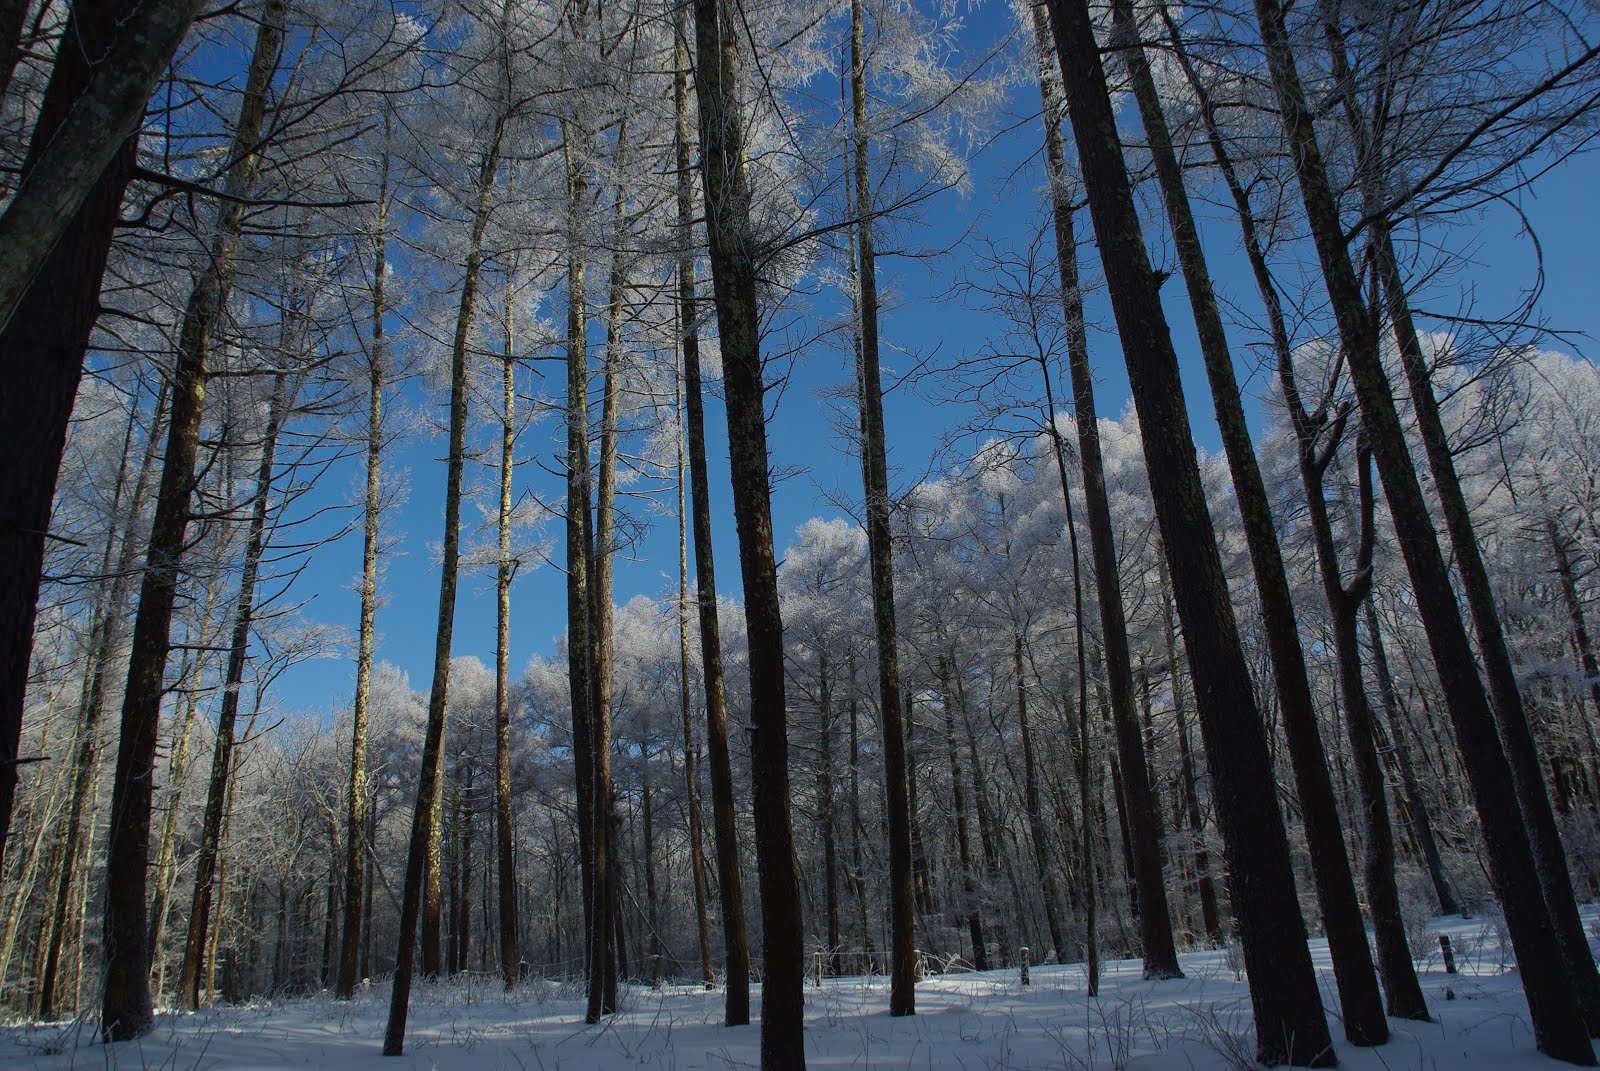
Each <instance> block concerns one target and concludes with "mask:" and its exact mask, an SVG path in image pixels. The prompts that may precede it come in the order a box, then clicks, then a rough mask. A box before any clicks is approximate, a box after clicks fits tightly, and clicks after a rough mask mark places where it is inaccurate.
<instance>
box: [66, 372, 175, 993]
mask: <svg viewBox="0 0 1600 1071" xmlns="http://www.w3.org/2000/svg"><path fill="white" fill-rule="evenodd" d="M167 398H168V392H167V387H166V384H165V383H163V384H162V387H161V391H160V393H159V394H158V395H157V397H156V408H155V413H154V415H153V416H152V417H151V421H150V431H149V435H148V436H147V438H146V441H145V448H144V453H143V456H142V458H141V460H140V462H139V472H138V474H137V475H136V476H135V477H134V480H133V484H132V486H131V488H130V491H131V493H130V494H128V495H127V496H126V501H127V502H128V503H130V507H129V513H128V520H127V524H126V525H125V526H124V527H123V529H122V532H121V538H120V548H119V549H118V551H117V555H116V560H115V562H114V563H113V562H112V560H111V548H112V543H111V542H110V541H109V539H108V541H107V544H106V555H105V560H104V563H103V565H104V568H103V570H102V571H104V572H107V573H109V574H110V575H111V577H112V580H111V583H110V585H109V589H108V590H107V591H106V593H105V596H104V600H105V601H104V602H103V603H102V604H101V605H100V606H98V607H97V608H96V613H95V625H96V627H95V629H94V631H93V632H92V634H91V635H92V642H93V648H92V653H91V655H90V660H91V665H92V666H93V668H92V670H91V671H90V672H89V686H88V688H87V689H86V690H85V692H84V697H83V703H82V713H81V714H80V716H79V720H78V726H79V728H78V739H77V746H76V748H75V756H74V760H73V770H72V794H71V796H70V797H69V799H68V803H67V815H66V818H65V820H64V825H63V828H62V833H61V842H62V844H63V846H64V849H63V850H64V852H65V855H64V856H63V859H62V863H61V873H60V876H59V880H58V881H57V883H56V885H55V887H54V890H53V892H52V893H51V895H50V897H49V899H48V900H47V903H49V904H52V905H53V906H52V907H50V908H47V910H50V911H51V913H52V915H51V917H52V921H51V923H50V924H49V926H48V930H47V932H48V934H49V938H48V940H47V941H46V951H45V955H44V966H43V969H42V970H41V971H40V976H39V1003H38V1007H39V1018H40V1020H41V1021H44V1022H49V1021H50V1020H52V1019H54V1018H55V1015H56V990H57V985H58V978H59V977H60V973H61V947H62V945H63V943H64V939H65V936H66V931H67V928H68V923H69V921H70V918H71V909H72V900H73V893H74V891H75V884H74V883H75V881H76V880H77V877H78V870H77V864H78V858H79V856H80V855H86V853H85V852H84V851H82V846H81V844H80V841H83V840H86V839H88V838H87V837H85V835H84V828H83V827H84V817H85V815H86V814H87V815H92V814H93V810H92V808H91V807H90V806H89V800H90V797H91V796H92V795H93V794H94V792H95V790H96V788H97V787H98V775H99V771H100V739H99V727H100V721H101V719H102V718H103V717H104V716H105V707H106V701H107V700H106V679H107V676H108V674H109V673H111V672H114V669H111V668H109V667H110V666H111V661H112V659H114V658H115V657H116V655H117V651H118V650H119V649H120V647H121V645H122V633H123V631H124V625H125V623H126V621H127V602H128V595H129V594H130V593H131V591H132V588H133V578H134V575H135V574H134V568H133V556H134V553H135V550H136V547H137V541H136V539H135V538H134V532H135V530H136V529H137V527H138V523H139V512H140V506H141V504H142V503H143V502H144V500H145V497H146V495H148V493H149V488H150V478H151V476H152V475H153V474H154V472H155V459H156V443H157V442H159V441H160V440H159V438H158V436H159V435H160V433H161V429H162V426H163V424H164V423H165V420H166V412H167ZM133 415H134V416H136V415H137V414H136V413H135V414H133ZM132 420H133V416H130V418H129V441H128V443H127V446H128V447H129V449H130V450H131V448H132V428H133V424H132ZM122 490H123V484H122V481H121V479H119V480H118V483H117V493H116V495H115V497H114V498H113V500H112V509H111V516H112V517H113V518H115V517H116V515H117V513H118V511H119V508H120V506H121V503H122V501H123V500H124V496H123V493H122ZM113 530H115V525H114V524H113ZM80 925H81V921H80ZM151 947H155V940H154V939H153V938H152V940H151ZM74 1004H75V1002H74Z"/></svg>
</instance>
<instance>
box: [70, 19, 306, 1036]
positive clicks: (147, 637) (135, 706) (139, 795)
mask: <svg viewBox="0 0 1600 1071" xmlns="http://www.w3.org/2000/svg"><path fill="white" fill-rule="evenodd" d="M286 13H287V5H286V3H285V2H284V0H269V3H268V5H267V8H266V9H265V11H264V12H263V16H262V19H261V23H260V27H259V29H258V30H257V33H256V42H255V52H254V55H253V56H252V58H251V62H250V70H249V74H248V76H247V79H246V84H245V91H244V95H243V97H242V98H241V100H240V104H239V117H238V120H237V122H236V124H235V127H234V135H233V140H232V145H231V146H230V149H229V155H228V159H229V165H228V169H227V172H226V174H225V177H224V180H223V189H224V191H225V192H226V193H227V194H228V195H229V200H227V201H225V202H224V203H223V206H222V208H221V209H220V210H219V214H218V217H217V220H216V223H215V226H214V230H213V233H212V239H211V247H210V256H209V257H208V259H207V261H206V264H205V267H204V268H203V269H202V270H201V272H200V275H199V277H198V278H197V279H196V280H195V284H194V288H193V290H192V291H191V293H190V295H189V302H188V306H187V308H186V309H185V311H184V318H183V326H182V328H181V331H180V334H179V338H178V352H177V361H176V365H175V367H174V369H173V380H172V382H173V388H172V417H171V421H170V424H169V426H168V430H167V449H166V453H165V456H164V457H163V461H162V470H161V486H160V489H159V490H158V491H157V493H156V508H155V518H154V520H153V521H152V523H151V529H150V542H149V549H148V550H147V552H146V556H147V557H146V565H145V575H144V581H143V583H142V585H141V586H140V591H139V612H138V616H137V618H136V619H135V621H134V626H133V650H132V653H131V655H130V657H129V662H128V681H127V690H126V691H125V693H124V695H123V702H122V739H121V743H120V745H119V748H118V752H117V772H116V780H115V782H114V784H113V787H112V792H111V814H112V815H113V820H112V826H111V836H110V838H109V841H108V843H107V845H106V889H107V893H106V928H105V948H106V965H105V982H104V987H103V996H102V1007H101V1019H100V1022H101V1028H100V1029H101V1033H102V1035H103V1036H104V1037H105V1039H106V1040H107V1041H126V1040H129V1039H131V1038H135V1037H138V1036H140V1035H142V1034H144V1033H146V1032H147V1031H148V1030H149V1029H150V1026H151V1023H152V1018H151V1015H152V1011H151V1001H150V948H149V945H148V940H149V930H148V928H147V922H146V913H145V909H146V906H147V905H146V901H145V882H146V871H147V870H148V867H149V861H150V798H151V792H152V789H153V787H154V786H153V783H152V782H153V781H154V775H155V750H156V733H157V729H158V727H159V724H160V717H161V697H162V694H163V682H164V677H165V673H166V664H167V654H168V652H169V650H170V647H171V642H172V640H171V631H172V611H173V604H174V602H175V600H176V598H177V589H178V575H179V573H180V572H181V570H182V560H183V553H184V549H185V540H184V535H185V532H186V530H187V528H188V521H189V498H190V496H191V495H192V494H193V491H194V485H195V458H196V455H197V454H198V450H199V444H200V424H201V418H202V414H203V410H204V407H205V390H206V380H207V378H208V375H209V370H208V367H207V365H208V358H209V351H210V348H211V345H212V341H213V333H214V332H215V331H216V329H217V327H218V326H219V324H220V322H221V320H222V317H223V314H224V312H225V310H226V307H227V303H228V296H229V294H230V293H231V292H232V289H233V278H234V272H235V270H236V268H237V264H238V254H239V242H240V237H241V235H242V233H243V229H244V216H245V210H244V204H243V201H244V199H245V198H247V197H248V196H249V194H250V190H251V188H252V186H253V185H254V181H255V177H256V174H257V171H258V168H259V164H260V153H261V150H262V147H263V146H262V138H261V132H262V128H263V125H264V122H265V118H266V113H267V107H268V100H267V96H268V93H267V91H268V88H269V86H270V84H271V81H272V77H273V74H274V73H275V72H276V70H277V65H278V55H279V49H280V47H281V42H282V38H283V31H284V26H283V23H284V18H285V15H286Z"/></svg>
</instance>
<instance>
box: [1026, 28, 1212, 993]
mask: <svg viewBox="0 0 1600 1071" xmlns="http://www.w3.org/2000/svg"><path fill="white" fill-rule="evenodd" d="M1033 29H1034V44H1035V49H1036V51H1037V53H1038V60H1039V92H1040V96H1041V97H1042V99H1043V102H1044V115H1045V132H1044V140H1045V166H1046V170H1047V175H1048V178H1049V182H1050V207H1051V215H1052V220H1053V223H1054V226H1055V239H1056V264H1057V269H1058V271H1059V274H1060V277H1061V299H1062V303H1063V305H1064V307H1065V312H1066V328H1067V356H1068V362H1069V367H1070V372H1071V377H1072V395H1073V400H1074V403H1075V404H1074V417H1075V423H1076V424H1077V430H1078V456H1079V459H1080V463H1081V467H1082V469H1083V485H1084V501H1085V503H1086V505H1087V507H1088V521H1089V546H1090V553H1091V555H1092V557H1093V560H1094V571H1095V592H1096V595H1097V596H1098V601H1099V609H1100V622H1101V633H1102V642H1103V644H1104V650H1105V664H1106V676H1107V677H1108V678H1109V683H1110V686H1111V710H1112V723H1113V727H1114V730H1115V733H1114V736H1115V739H1116V742H1117V753H1118V755H1119V756H1120V757H1121V759H1122V766H1123V769H1124V770H1127V771H1128V772H1129V777H1130V780H1129V782H1128V783H1127V785H1126V788H1127V791H1128V795H1127V802H1128V806H1127V808H1125V809H1124V812H1123V813H1124V814H1125V815H1126V817H1127V819H1128V821H1129V823H1130V825H1131V826H1132V829H1131V831H1130V833H1131V836H1132V855H1133V860H1132V865H1131V866H1130V868H1129V870H1130V876H1131V877H1132V878H1133V879H1134V882H1135V884H1136V886H1137V888H1138V890H1139V900H1140V901H1141V902H1142V903H1143V904H1146V905H1148V907H1149V909H1148V910H1146V911H1144V912H1142V914H1141V915H1140V923H1141V932H1140V936H1141V938H1142V947H1143V953H1144V976H1145V977H1146V978H1182V977H1183V971H1182V970H1180V969H1179V967H1178V953H1177V948H1176V946H1175V945H1174V943H1173V940H1172V920H1171V917H1170V913H1169V911H1168V908H1167V890H1166V876H1165V874H1164V873H1163V872H1162V862H1161V831H1160V819H1159V816H1158V810H1157V805H1156V802H1155V796H1154V792H1153V790H1152V789H1151V786H1150V782H1149V777H1148V775H1147V772H1146V769H1145V766H1144V763H1143V761H1142V760H1137V759H1136V756H1137V754H1138V750H1139V731H1138V725H1137V722H1136V721H1135V715H1134V707H1133V673H1132V669H1131V667H1130V655H1129V651H1128V626H1127V620H1126V617H1125V615H1124V612H1123V605H1122V587H1121V584H1122V578H1121V576H1120V574H1119V570H1118V568H1117V548H1116V539H1115V536H1114V535H1113V533H1112V528H1111V511H1110V506H1109V504H1108V501H1107V497H1106V484H1105V464H1104V461H1103V460H1102V458H1101V452H1100V429H1099V419H1098V417H1097V415H1096V410H1095V399H1094V377H1093V374H1092V373H1091V371H1090V367H1089V339H1088V333H1087V330H1086V327H1085V324H1084V317H1083V293H1082V291H1081V289H1080V288H1079V283H1078V244H1077V237H1076V234H1075V232H1074V222H1073V214H1074V212H1073V207H1072V200H1071V195H1070V192H1069V191H1068V189H1067V182H1066V153H1065V151H1064V148H1063V146H1062V142H1061V125H1060V124H1061V120H1062V118H1063V117H1064V110H1065V102H1064V101H1063V100H1062V97H1061V87H1060V82H1059V80H1058V76H1057V75H1056V74H1055V72H1054V71H1053V70H1052V67H1053V63H1052V57H1051V53H1052V52H1053V48H1052V47H1051V41H1050V24H1049V16H1048V14H1047V13H1046V11H1045V8H1044V6H1043V5H1042V4H1035V5H1034V7H1033ZM1045 384H1046V388H1047V390H1048V387H1049V373H1048V370H1046V372H1045ZM1049 408H1050V410H1051V412H1049V413H1048V414H1047V419H1048V420H1049V421H1050V422H1051V424H1050V426H1051V429H1052V431H1054V428H1055V424H1054V420H1055V412H1054V409H1055V406H1054V404H1053V401H1052V403H1051V404H1050V406H1049ZM1052 437H1053V438H1055V439H1056V440H1057V442H1056V451H1057V455H1058V456H1057V463H1058V467H1059V468H1060V472H1061V481H1062V492H1061V493H1062V496H1063V499H1065V500H1066V501H1067V511H1068V524H1069V526H1070V524H1071V502H1070V498H1069V497H1068V495H1067V489H1066V468H1065V465H1064V459H1063V457H1062V456H1061V454H1062V449H1061V443H1060V442H1059V436H1056V435H1053V436H1052ZM1071 538H1072V543H1073V547H1074V551H1073V553H1074V561H1076V553H1077V552H1076V545H1077V536H1076V533H1075V532H1074V533H1073V534H1072V536H1071ZM1073 590H1074V592H1075V595H1074V598H1075V599H1077V601H1078V603H1079V606H1078V609H1079V616H1080V617H1081V610H1082V605H1081V598H1078V596H1077V594H1076V593H1077V591H1078V586H1077V581H1076V580H1075V581H1074V589H1073ZM1080 650H1081V644H1080ZM1081 662H1082V660H1081V659H1080V668H1079V677H1080V680H1081V679H1082V677H1083V667H1082V665H1081ZM1083 698H1084V696H1080V700H1082V699H1083ZM1086 843H1087V842H1086Z"/></svg>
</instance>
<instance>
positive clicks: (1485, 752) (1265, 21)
mask: <svg viewBox="0 0 1600 1071" xmlns="http://www.w3.org/2000/svg"><path fill="white" fill-rule="evenodd" d="M1255 8H1256V15H1257V19H1258V21H1259V23H1260V26H1261V35H1262V40H1263V42H1264V44H1265V46H1266V51H1267V59H1268V65H1269V67H1270V69H1271V73H1272V81H1273V86H1274V89H1275V90H1276V93H1277V98H1278V107H1279V112H1280V114H1281V116H1282V120H1283V126H1284V130H1285V133H1286V135H1287V137H1288V140H1289V147H1290V153H1291V156H1292V157H1293V161H1294V165H1295V170H1296V172H1297V174H1298V177H1299V180H1300V192H1301V195H1302V199H1303V200H1304V202H1305V207H1306V216H1307V219H1308V222H1309V224H1310V228H1311V233H1312V238H1313V240H1314V241H1315V243H1316V246H1317V254H1318V259H1319V260H1320V261H1321V265H1322V275H1323V281H1324V283H1325V284H1326V286H1327V290H1328V296H1329V299H1330V301H1331V303H1332V306H1333V312H1334V315H1335V317H1336V318H1337V320H1338V326H1339V334H1340V337H1341V339H1342V341H1343V344H1344V351H1345V358H1346V360H1347V361H1348V363H1349V366H1350V372H1351V377H1352V379H1353V381H1354V384H1355V388H1356V396H1357V399H1358V400H1359V402H1360V405H1361V414H1362V417H1363V421H1364V425H1365V430H1366V434H1367V436H1368V439H1369V442H1370V445H1371V446H1372V451H1373V454H1374V456H1375V458H1376V459H1377V462H1378V474H1379V476H1380V477H1381V479H1382V481H1383V487H1384V492H1385V494H1386V496H1387V497H1388V500H1389V512H1390V515H1391V516H1392V517H1393V519H1394V524H1395V529H1396V534H1397V535H1398V537H1399V542H1400V549H1401V551H1402V553H1403V554H1404V556H1405V559H1406V565H1407V568H1408V569H1409V571H1410V573H1411V584H1412V590H1413V592H1414V593H1415V595H1416V597H1417V604H1418V609H1419V610H1420V612H1421V617H1422V619H1423V625H1424V627H1425V629H1426V630H1427V633H1428V642H1429V646H1430V647H1431V648H1432V650H1433V657H1434V662H1435V664H1436V665H1437V667H1438V669H1439V680H1440V684H1441V686H1442V687H1443V689H1444V692H1445V700H1446V704H1447V706H1448V708H1449V711H1450V717H1451V721H1452V723H1453V724H1454V727H1455V732H1456V740H1457V743H1458V745H1459V746H1460V750H1461V756H1462V761H1463V763H1464V764H1465V766H1466V769H1467V777H1468V780H1469V781H1470V782H1471V784H1472V789H1473V797H1474V802H1475V803H1476V805H1477V809H1478V817H1479V820H1480V823H1481V827H1482V831H1483V837H1484V841H1485V846H1486V847H1487V849H1488V852H1487V854H1488V857H1489V870H1490V876H1491V879H1492V880H1493V883H1494V886H1495V890H1496V892H1497V894H1498V895H1499V898H1500V902H1501V905H1502V907H1503V908H1504V910H1505V915H1506V924H1507V928H1508V929H1509V930H1510V932H1511V939H1512V946H1513V948H1514V949H1515V951H1516V954H1517V963H1518V965H1519V967H1520V968H1521V972H1522V982H1523V989H1524V992H1525V993H1526V994H1527V997H1528V1006H1529V1010H1530V1011H1531V1013H1532V1018H1533V1024H1534V1037H1535V1040H1536V1041H1537V1043H1538V1046H1539V1048H1540V1050H1541V1051H1543V1052H1545V1053H1546V1054H1547V1055H1550V1056H1554V1057H1556V1058H1557V1059H1563V1060H1568V1061H1570V1062H1573V1063H1578V1064H1582V1065H1585V1066H1591V1065H1593V1064H1594V1062H1595V1058H1594V1050H1593V1048H1592V1047H1591V1046H1590V1044H1589V1039H1588V1037H1587V1034H1588V1031H1587V1030H1586V1029H1584V1021H1583V1019H1582V1016H1581V1006H1580V1004H1579V1002H1578V1000H1577V998H1576V995H1575V994H1574V992H1573V988H1572V986H1573V981H1572V979H1571V978H1570V977H1569V973H1568V968H1567V964H1566V962H1565V960H1564V958H1563V956H1562V953H1561V945H1560V942H1559V941H1558V940H1557V938H1556V934H1555V930H1554V928H1553V926H1552V924H1551V920H1550V916H1549V913H1548V911H1547V910H1546V905H1545V902H1544V898H1543V896H1542V895H1541V894H1540V880H1539V872H1538V870H1537V868H1536V865H1535V863H1534V859H1533V853H1532V852H1531V851H1530V849H1529V846H1528V843H1527V834H1526V832H1525V831H1524V830H1523V823H1522V821H1521V820H1520V809H1519V806H1518V800H1517V792H1516V788H1515V785H1514V783H1513V780H1512V776H1511V771H1510V770H1509V769H1508V768H1507V765H1506V761H1505V758H1504V757H1503V756H1502V754H1501V751H1500V742H1499V739H1498V733H1497V731H1496V727H1495V718H1494V713H1493V711H1492V710H1491V709H1490V706H1489V702H1488V697H1487V696H1486V695H1485V693H1484V690H1483V685H1482V682H1481V681H1480V679H1479V678H1478V674H1477V669H1476V667H1475V664H1474V657H1473V652H1472V647H1471V644H1470V643H1469V642H1468V640H1467V634H1466V630H1465V628H1464V627H1463V626H1462V622H1461V617H1460V614H1459V611H1458V609H1457V607H1456V603H1455V596H1454V593H1453V591H1452V589H1451V585H1450V576H1449V572H1448V570H1447V568H1446V566H1445V562H1444V558H1443V556H1442V555H1441V554H1440V552H1439V544H1438V538H1437V535H1436V534H1435V531H1434V528H1433V524H1432V522H1431V521H1430V519H1429V514H1428V509H1427V504H1426V502H1425V500H1424V499H1423V497H1422V489H1421V487H1420V486H1419V485H1418V483H1417V476H1416V471H1415V469H1414V468H1413V467H1412V463H1411V457H1410V453H1409V451H1408V450H1407V446H1406V441H1405V435H1404V432H1403V431H1402V429H1401V426H1400V419H1399V415H1398V413H1397V412H1396V410H1395V404H1394V398H1393V396H1392V394H1391V393H1390V387H1389V382H1388V377H1387V375H1386V374H1385V372H1384V369H1383V363H1382V358H1381V356H1380V353H1379V346H1378V334H1377V329H1376V326H1375V325H1374V324H1373V323H1372V321H1371V320H1370V318H1369V314H1368V309H1367V308H1366V303H1365V302H1364V301H1363V300H1362V297H1361V289H1360V283H1359V282H1358V281H1357V279H1356V274H1355V270H1354V269H1353V268H1352V267H1351V264H1350V258H1349V252H1348V249H1347V248H1346V245H1345V238H1344V231H1343V227H1342V225H1341V223H1340V221H1339V210H1338V205H1337V203H1336V201H1335V200H1334V196H1333V191H1332V189H1331V188H1330V186H1329V184H1328V179H1327V174H1326V171H1325V169H1324V165H1323V161H1322V153H1321V149H1320V147H1319V146H1318V144H1317V138H1316V133H1315V130H1314V129H1313V126H1312V118H1311V113H1310V111H1309V109H1308V107H1307V105H1306V101H1305V96H1304V91H1303V89H1302V88H1301V85H1300V80H1299V74H1298V73H1297V71H1296V69H1295V63H1294V58H1293V55H1292V53H1291V51H1290V46H1289V39H1288V33H1287V29H1286V28H1285V25H1284V17H1283V11H1282V8H1281V7H1280V6H1279V4H1278V0H1255Z"/></svg>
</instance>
